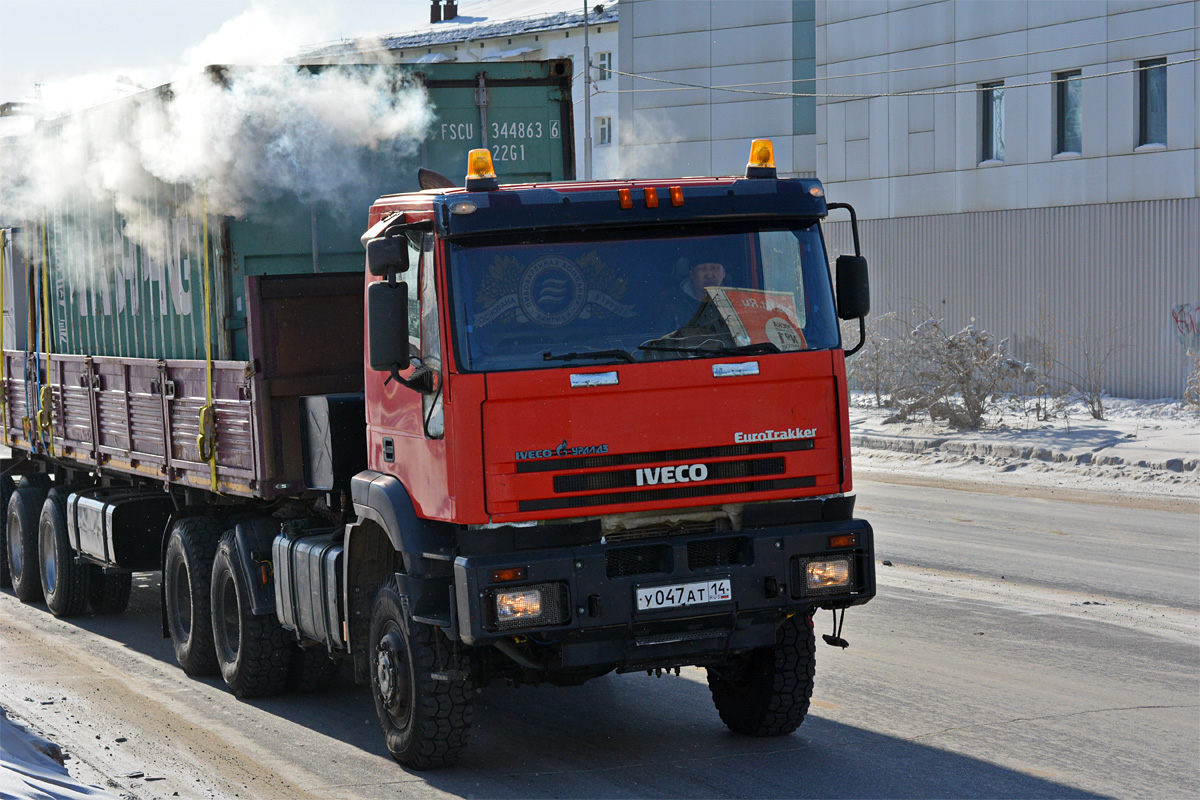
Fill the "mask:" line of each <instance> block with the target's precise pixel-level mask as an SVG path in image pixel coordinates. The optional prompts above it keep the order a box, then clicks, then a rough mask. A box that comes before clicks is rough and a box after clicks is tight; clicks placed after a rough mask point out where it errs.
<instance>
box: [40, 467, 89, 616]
mask: <svg viewBox="0 0 1200 800" xmlns="http://www.w3.org/2000/svg"><path fill="white" fill-rule="evenodd" d="M66 494H67V493H66V490H64V489H57V488H56V489H51V490H50V492H49V493H48V494H47V495H46V501H45V502H44V503H43V504H42V513H41V515H40V516H39V517H38V559H39V560H40V561H41V566H42V590H43V591H44V592H45V596H46V607H47V608H49V609H50V613H51V614H53V615H54V616H56V617H73V616H75V615H77V614H82V613H83V612H84V611H85V610H86V609H87V599H88V565H87V564H85V563H82V562H79V561H76V560H75V550H74V548H72V547H71V537H70V536H69V535H68V533H67V497H66Z"/></svg>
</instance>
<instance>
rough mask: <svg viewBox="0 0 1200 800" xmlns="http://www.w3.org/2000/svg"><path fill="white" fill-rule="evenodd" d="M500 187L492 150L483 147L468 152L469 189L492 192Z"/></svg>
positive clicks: (469, 190) (470, 190)
mask: <svg viewBox="0 0 1200 800" xmlns="http://www.w3.org/2000/svg"><path fill="white" fill-rule="evenodd" d="M499 187H500V184H499V183H498V182H497V181H496V168H495V167H493V166H492V153H491V151H490V150H488V149H487V148H486V147H482V148H479V149H478V150H472V151H471V152H469V153H467V191H468V192H490V191H492V190H493V189H498V188H499Z"/></svg>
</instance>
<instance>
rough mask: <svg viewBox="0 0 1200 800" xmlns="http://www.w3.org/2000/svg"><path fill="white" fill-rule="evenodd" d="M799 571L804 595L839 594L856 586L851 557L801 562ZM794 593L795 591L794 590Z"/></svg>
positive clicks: (798, 576)
mask: <svg viewBox="0 0 1200 800" xmlns="http://www.w3.org/2000/svg"><path fill="white" fill-rule="evenodd" d="M799 566H800V569H799V570H797V572H799V573H800V574H799V575H796V576H795V578H800V579H801V580H802V581H803V582H802V583H801V586H802V587H803V589H802V593H803V594H804V595H822V594H837V593H838V592H842V591H847V590H849V589H852V588H853V586H854V569H853V563H852V562H851V559H850V558H849V557H843V558H822V559H813V560H811V561H801V562H800V564H799ZM793 591H794V590H793Z"/></svg>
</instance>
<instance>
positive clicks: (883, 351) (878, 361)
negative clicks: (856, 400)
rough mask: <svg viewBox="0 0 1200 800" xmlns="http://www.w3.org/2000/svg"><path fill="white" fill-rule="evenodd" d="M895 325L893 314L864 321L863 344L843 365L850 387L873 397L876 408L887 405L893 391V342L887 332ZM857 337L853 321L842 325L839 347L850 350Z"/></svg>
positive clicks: (856, 323)
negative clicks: (864, 340) (865, 330)
mask: <svg viewBox="0 0 1200 800" xmlns="http://www.w3.org/2000/svg"><path fill="white" fill-rule="evenodd" d="M895 324H896V312H894V311H892V312H889V313H887V314H882V315H880V316H878V317H873V318H871V319H870V320H868V322H867V339H866V344H864V345H863V348H862V349H861V350H859V351H858V352H857V353H855V354H854V355H853V356H851V357H850V358H849V360H847V362H846V371H847V373H848V377H849V379H850V383H851V385H852V386H854V387H855V388H856V389H860V390H862V391H864V392H868V393H870V394H873V395H875V405H876V406H877V407H879V408H883V407H885V406H889V405H891V403H892V395H893V394H894V392H895V382H896V378H895V376H896V360H895V354H894V353H893V352H892V351H893V349H894V347H895V342H894V340H893V337H892V330H891V329H892V328H893V327H894V326H895ZM858 336H859V328H858V322H857V320H854V321H852V322H847V323H844V325H843V328H842V342H843V344H845V345H846V346H847V347H848V348H849V347H854V345H855V343H857V342H858Z"/></svg>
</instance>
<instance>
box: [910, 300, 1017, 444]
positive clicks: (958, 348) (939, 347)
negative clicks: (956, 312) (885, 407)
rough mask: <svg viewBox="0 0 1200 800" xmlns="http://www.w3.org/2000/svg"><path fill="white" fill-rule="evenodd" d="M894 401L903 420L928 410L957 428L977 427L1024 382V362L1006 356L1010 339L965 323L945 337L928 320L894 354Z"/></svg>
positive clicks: (938, 326) (937, 322)
mask: <svg viewBox="0 0 1200 800" xmlns="http://www.w3.org/2000/svg"><path fill="white" fill-rule="evenodd" d="M892 356H893V360H894V363H895V370H896V372H895V378H894V395H893V396H894V399H895V401H896V404H897V405H898V406H899V408H900V411H899V412H898V413H897V414H896V415H895V416H894V417H893V418H892V419H894V420H902V419H906V418H907V417H908V415H909V414H911V413H913V412H915V411H926V412H928V413H929V416H930V418H931V419H934V420H942V419H944V420H946V422H947V423H949V424H950V425H951V426H953V427H955V428H968V429H972V430H974V429H977V428H979V427H980V426H981V425H982V424H983V420H984V416H985V415H986V414H987V412H988V411H990V410H991V409H992V408H994V407H995V404H996V402H997V399H998V396H999V395H1002V394H1004V393H1005V392H1008V391H1010V390H1011V388H1012V386H1013V382H1014V380H1016V379H1017V378H1021V377H1025V378H1028V377H1029V376H1030V373H1031V372H1032V371H1033V370H1032V367H1030V366H1029V365H1028V364H1026V363H1024V362H1022V361H1019V360H1017V359H1015V358H1013V357H1012V356H1010V355H1009V353H1008V340H1007V339H1001V340H999V341H997V340H996V338H995V337H994V336H992V335H991V334H990V333H988V332H987V331H983V330H980V329H978V328H976V327H975V326H974V325H968V326H967V327H965V328H963V329H962V330H960V331H958V332H957V333H953V334H951V333H947V332H946V330H945V329H944V328H943V327H942V320H939V319H934V318H932V317H930V318H927V319H925V320H924V321H923V322H921V323H920V324H918V325H916V326H915V327H914V328H913V329H912V330H911V331H910V332H909V333H908V334H907V335H906V336H904V337H903V340H902V341H897V342H895V346H894V348H893V350H892Z"/></svg>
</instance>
